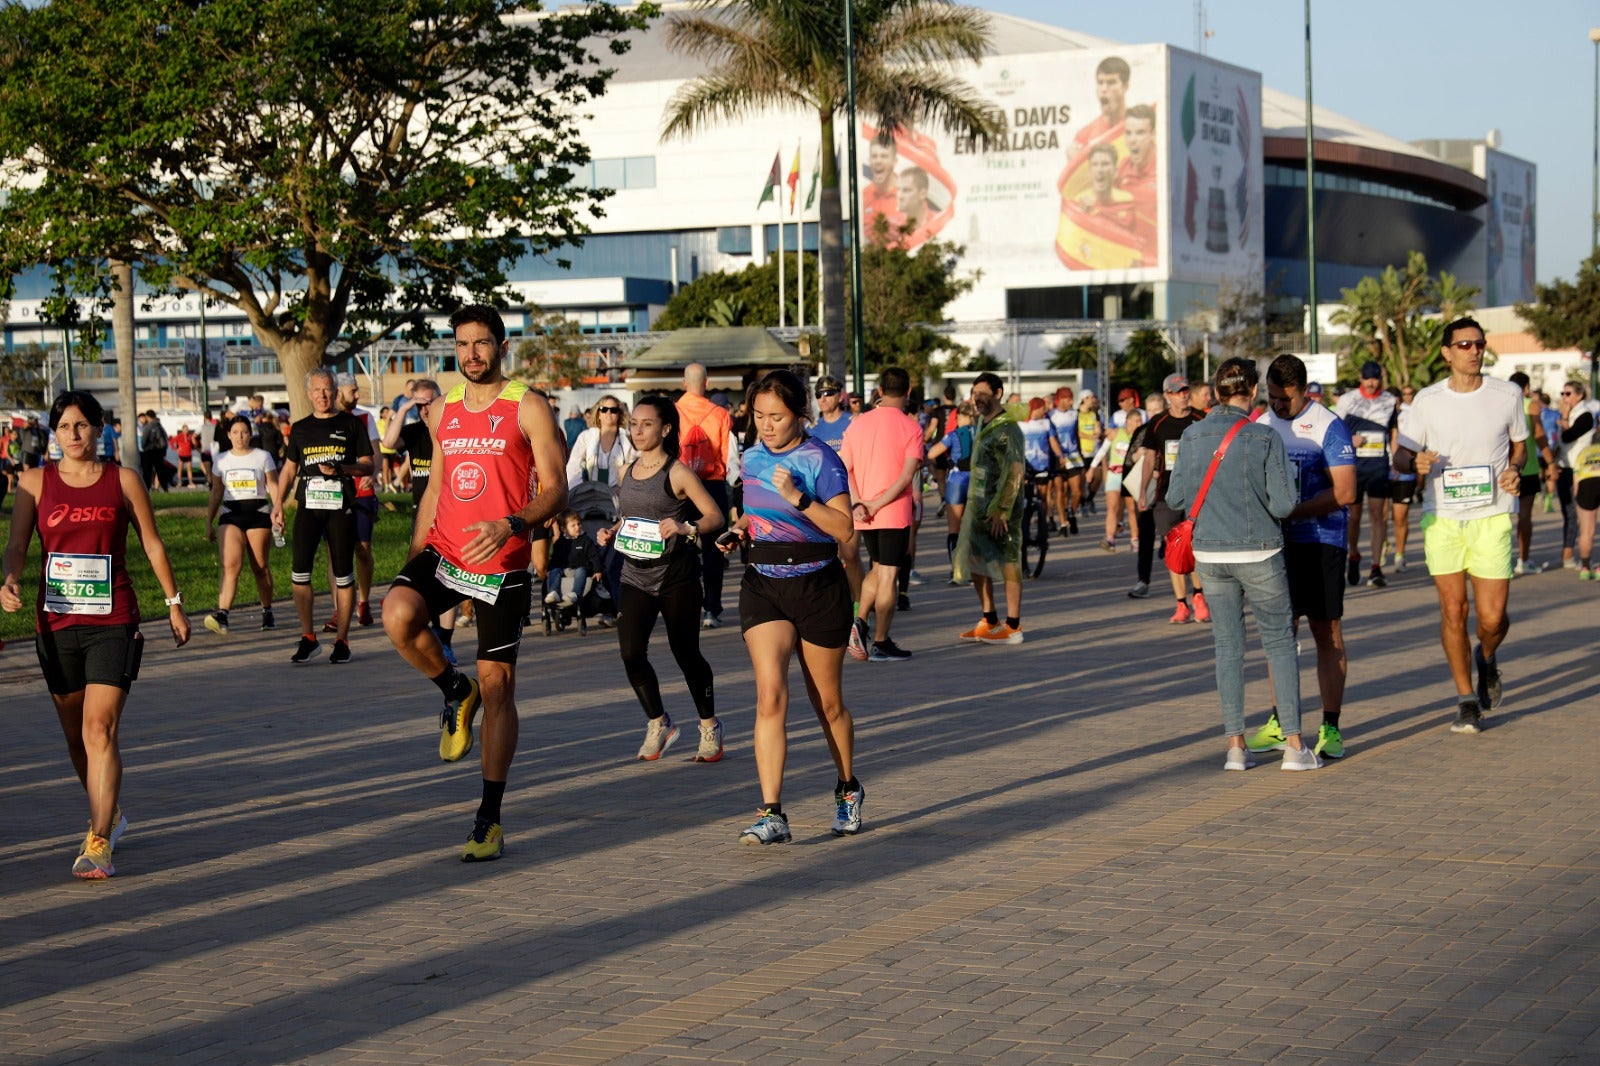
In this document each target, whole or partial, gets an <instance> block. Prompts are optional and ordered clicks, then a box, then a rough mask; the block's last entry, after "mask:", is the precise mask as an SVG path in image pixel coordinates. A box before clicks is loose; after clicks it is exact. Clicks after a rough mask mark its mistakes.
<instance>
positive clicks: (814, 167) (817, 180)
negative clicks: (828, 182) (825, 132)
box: [805, 145, 822, 211]
mask: <svg viewBox="0 0 1600 1066" xmlns="http://www.w3.org/2000/svg"><path fill="white" fill-rule="evenodd" d="M820 184H822V146H821V145H818V146H817V154H816V155H815V156H813V157H812V161H811V191H810V192H808V193H806V206H805V209H806V210H807V211H809V210H811V206H812V205H813V204H815V203H816V202H817V187H818V186H819V185H820Z"/></svg>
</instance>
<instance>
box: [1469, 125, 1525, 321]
mask: <svg viewBox="0 0 1600 1066" xmlns="http://www.w3.org/2000/svg"><path fill="white" fill-rule="evenodd" d="M1477 151H1478V152H1479V153H1481V154H1482V155H1483V157H1484V158H1483V160H1482V162H1481V163H1480V164H1479V168H1478V172H1479V173H1480V174H1482V175H1483V176H1484V180H1485V181H1487V182H1488V183H1489V202H1488V204H1487V205H1486V210H1487V214H1488V218H1487V227H1486V228H1487V233H1488V241H1489V270H1488V279H1489V280H1488V286H1487V289H1486V291H1485V293H1484V295H1485V296H1487V297H1488V305H1489V306H1490V307H1500V306H1503V305H1505V304H1509V303H1516V302H1518V301H1521V302H1523V303H1529V302H1532V300H1533V285H1534V281H1535V280H1536V279H1537V277H1538V275H1537V274H1536V272H1535V260H1536V258H1537V251H1538V248H1537V241H1536V239H1535V233H1534V201H1535V199H1536V197H1535V188H1536V185H1537V180H1536V179H1537V174H1538V172H1537V170H1536V169H1535V168H1534V165H1533V164H1532V163H1529V162H1526V161H1524V160H1521V159H1518V158H1517V157H1516V156H1512V155H1507V154H1506V153H1504V152H1497V151H1495V150H1494V149H1493V148H1487V147H1484V146H1482V145H1479V146H1478V147H1477Z"/></svg>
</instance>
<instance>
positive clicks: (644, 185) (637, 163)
mask: <svg viewBox="0 0 1600 1066" xmlns="http://www.w3.org/2000/svg"><path fill="white" fill-rule="evenodd" d="M622 164H623V166H622V170H623V179H622V183H623V188H626V189H653V188H655V187H656V157H655V156H653V155H637V156H632V157H630V158H628V159H624V160H623V161H622Z"/></svg>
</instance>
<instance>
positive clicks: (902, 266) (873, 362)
mask: <svg viewBox="0 0 1600 1066" xmlns="http://www.w3.org/2000/svg"><path fill="white" fill-rule="evenodd" d="M965 252H966V249H965V248H963V247H962V246H961V245H958V244H954V243H951V242H949V241H928V242H927V243H925V244H923V245H922V246H921V247H919V248H918V249H917V250H916V252H915V253H912V252H907V251H905V250H904V249H902V248H890V247H887V246H886V245H881V244H868V245H865V246H863V247H862V249H861V311H862V315H861V319H862V327H863V328H862V333H863V345H862V347H863V354H864V355H865V358H866V362H867V364H868V365H869V366H870V367H871V368H872V369H874V370H877V369H881V368H883V367H885V366H898V367H903V368H904V369H905V371H906V372H907V373H908V374H910V375H911V381H912V383H913V384H920V385H922V386H923V387H924V388H926V387H928V386H929V385H930V384H931V381H930V379H931V378H932V376H933V367H934V364H935V363H936V362H940V361H943V360H957V361H959V360H961V359H963V358H964V357H965V356H966V354H967V349H966V346H965V345H961V344H957V343H956V342H955V341H953V340H951V339H950V338H949V337H948V336H946V335H945V334H942V333H937V332H935V331H934V330H933V329H932V328H931V327H932V326H934V325H937V324H939V323H943V322H945V321H946V318H945V308H946V307H947V306H948V305H949V304H950V303H951V301H953V300H955V299H956V298H957V297H958V296H961V295H963V294H964V293H967V292H970V291H971V290H972V287H973V285H975V284H977V280H978V279H977V275H976V274H963V273H962V272H961V269H960V268H961V257H962V255H963V254H964V253H965ZM830 351H831V349H830ZM958 365H959V363H958Z"/></svg>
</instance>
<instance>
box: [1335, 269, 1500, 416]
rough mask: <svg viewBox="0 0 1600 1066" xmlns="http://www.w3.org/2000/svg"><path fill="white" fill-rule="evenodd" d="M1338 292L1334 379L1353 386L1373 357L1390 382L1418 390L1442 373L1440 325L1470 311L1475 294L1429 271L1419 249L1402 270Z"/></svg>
mask: <svg viewBox="0 0 1600 1066" xmlns="http://www.w3.org/2000/svg"><path fill="white" fill-rule="evenodd" d="M1339 291H1340V295H1341V296H1342V297H1343V300H1344V306H1343V307H1340V308H1339V309H1338V310H1337V311H1335V312H1334V313H1333V316H1332V318H1331V321H1332V322H1333V324H1334V325H1336V326H1343V327H1344V328H1345V329H1347V330H1349V332H1348V333H1347V334H1346V335H1345V336H1343V337H1341V338H1340V340H1339V356H1340V359H1339V380H1340V381H1341V382H1344V383H1345V384H1353V383H1354V382H1355V380H1356V378H1357V375H1358V374H1359V373H1360V367H1361V364H1362V363H1364V362H1366V361H1367V360H1368V359H1372V360H1376V361H1377V363H1378V365H1379V366H1381V367H1383V369H1384V373H1385V374H1386V375H1387V376H1388V381H1389V384H1390V385H1395V386H1399V387H1402V388H1403V387H1405V386H1407V385H1409V386H1411V387H1413V388H1419V389H1420V388H1422V387H1423V386H1424V385H1430V384H1432V383H1433V382H1434V381H1436V380H1437V379H1438V378H1440V377H1441V376H1443V374H1444V370H1445V366H1444V357H1443V356H1442V355H1440V354H1439V349H1440V347H1441V342H1442V340H1443V337H1444V324H1445V323H1446V322H1448V321H1450V320H1451V319H1454V318H1457V317H1459V316H1461V315H1464V314H1466V313H1468V312H1469V311H1471V310H1472V307H1473V303H1472V300H1473V297H1474V296H1476V295H1477V294H1478V290H1477V289H1476V288H1474V287H1473V286H1471V285H1463V284H1461V283H1460V282H1458V281H1457V280H1456V278H1455V276H1454V275H1453V274H1451V273H1449V272H1448V271H1440V272H1439V274H1438V276H1437V277H1435V276H1434V275H1433V274H1431V273H1429V272H1428V259H1427V257H1426V256H1424V255H1423V254H1422V253H1421V252H1412V253H1411V255H1410V256H1409V257H1408V258H1407V260H1406V265H1405V269H1403V270H1397V269H1396V268H1394V267H1392V266H1390V267H1385V268H1384V271H1383V273H1382V274H1380V275H1376V276H1374V275H1368V276H1367V277H1364V278H1362V279H1361V280H1360V281H1359V282H1357V283H1356V287H1355V288H1353V289H1341V290H1339Z"/></svg>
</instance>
